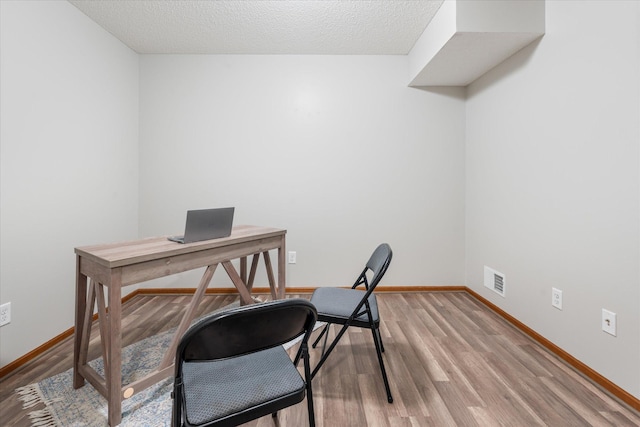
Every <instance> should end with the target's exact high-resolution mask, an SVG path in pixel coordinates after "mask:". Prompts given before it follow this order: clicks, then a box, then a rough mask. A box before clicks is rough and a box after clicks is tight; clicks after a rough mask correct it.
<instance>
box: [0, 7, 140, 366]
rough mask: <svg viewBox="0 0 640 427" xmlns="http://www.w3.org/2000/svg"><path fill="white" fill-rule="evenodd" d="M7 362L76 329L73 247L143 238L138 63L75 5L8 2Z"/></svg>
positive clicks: (2, 111)
mask: <svg viewBox="0 0 640 427" xmlns="http://www.w3.org/2000/svg"><path fill="white" fill-rule="evenodd" d="M0 16H1V19H2V20H1V23H0V28H1V31H2V32H1V36H0V40H1V43H2V45H1V50H0V51H1V59H0V63H1V70H0V92H1V94H2V98H1V106H0V122H1V123H0V128H1V134H0V141H1V145H0V150H1V156H0V158H1V164H0V171H1V179H0V185H1V186H0V197H1V203H0V220H1V222H0V224H1V225H0V227H1V228H0V234H1V236H2V240H1V253H2V257H1V264H0V265H1V266H0V302H1V303H5V302H11V309H12V321H11V323H10V324H9V325H6V326H3V327H2V329H0V364H1V365H2V366H4V365H6V364H7V363H10V362H12V361H13V360H15V359H17V358H18V357H20V356H23V355H24V354H26V353H28V352H29V351H31V350H33V349H34V348H36V347H37V346H39V345H41V344H43V343H44V342H46V341H48V340H50V339H51V338H53V337H55V336H56V335H58V334H60V333H62V332H63V331H65V330H67V329H68V328H70V327H72V326H73V316H74V314H73V313H74V301H75V297H74V295H75V292H74V281H75V255H74V252H73V248H74V247H76V246H81V245H86V244H94V243H96V242H102V241H117V240H122V239H132V238H135V237H136V236H137V217H138V181H137V179H138V146H137V137H138V57H137V55H136V54H135V53H134V52H133V51H131V50H130V49H128V48H126V47H125V46H124V45H123V44H122V43H120V42H119V41H117V40H116V39H115V38H113V37H112V36H111V35H109V34H108V33H107V32H106V31H104V30H102V29H101V28H100V27H98V26H97V25H96V24H95V23H94V22H92V21H91V20H89V19H88V18H87V17H86V16H85V15H83V14H82V13H81V12H79V11H78V10H77V9H76V8H75V7H73V6H72V5H71V4H69V3H68V2H66V1H63V2H60V1H38V2H26V1H4V0H3V1H2V2H0Z"/></svg>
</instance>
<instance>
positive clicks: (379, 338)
mask: <svg viewBox="0 0 640 427" xmlns="http://www.w3.org/2000/svg"><path fill="white" fill-rule="evenodd" d="M376 335H378V341H380V351H382V352H383V353H384V344H383V343H382V335H380V328H376Z"/></svg>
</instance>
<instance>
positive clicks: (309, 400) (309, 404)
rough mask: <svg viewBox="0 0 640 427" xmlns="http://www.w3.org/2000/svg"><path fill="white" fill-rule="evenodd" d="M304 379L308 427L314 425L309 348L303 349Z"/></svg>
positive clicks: (313, 426)
mask: <svg viewBox="0 0 640 427" xmlns="http://www.w3.org/2000/svg"><path fill="white" fill-rule="evenodd" d="M304 379H305V382H306V383H307V384H306V386H307V410H308V411H309V427H315V426H316V416H315V412H314V410H313V390H312V389H311V379H312V376H311V366H310V363H309V349H308V348H307V347H306V346H305V349H304Z"/></svg>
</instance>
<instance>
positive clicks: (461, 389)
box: [0, 292, 640, 427]
mask: <svg viewBox="0 0 640 427" xmlns="http://www.w3.org/2000/svg"><path fill="white" fill-rule="evenodd" d="M292 296H300V297H303V298H308V297H309V295H290V296H289V297H292ZM236 299H237V297H236V296H233V295H207V296H206V297H205V299H204V301H203V302H202V304H201V306H200V307H199V312H198V316H200V315H202V314H204V313H207V312H209V311H212V310H214V309H216V308H219V307H222V306H224V305H227V304H230V303H231V302H233V301H235V300H236ZM188 301H189V297H188V296H180V295H178V296H166V295H165V296H148V295H139V296H136V297H134V298H132V299H131V300H129V301H128V302H126V303H125V304H124V306H123V316H124V318H123V330H124V332H123V343H124V345H128V344H130V343H133V342H135V341H138V340H140V339H142V338H145V337H147V336H151V335H153V334H156V333H158V332H161V331H164V330H167V329H169V328H172V327H175V326H177V323H178V321H179V317H180V313H181V312H182V311H183V310H184V309H185V307H186V304H187V303H188ZM378 301H379V306H380V312H381V317H382V324H383V326H382V328H381V332H382V339H383V342H384V345H385V350H386V351H385V353H384V359H385V363H386V367H387V371H388V375H389V380H390V383H391V391H392V393H393V397H394V403H393V404H389V403H387V399H386V395H385V392H384V386H383V383H382V378H381V376H380V371H379V368H378V364H377V360H376V356H375V349H374V347H373V341H372V338H371V333H370V331H368V330H359V329H356V328H352V329H351V330H350V331H349V332H348V333H347V334H346V335H345V336H344V337H343V339H342V341H341V343H340V344H339V345H338V347H337V348H336V349H335V350H334V353H333V354H332V355H331V357H330V358H329V359H328V361H327V363H326V364H325V365H324V366H323V368H322V369H321V371H320V372H319V374H318V375H317V376H316V378H315V379H314V381H313V387H314V403H315V409H316V424H317V426H318V427H336V426H385V427H400V426H420V427H422V426H483V427H484V426H536V425H540V426H544V425H546V426H640V413H638V412H637V411H634V410H632V409H631V408H629V407H628V406H626V405H624V404H621V403H619V402H618V401H617V400H615V399H613V398H611V397H609V395H608V394H607V393H606V392H604V391H603V390H601V389H600V388H599V387H598V386H596V385H594V384H593V383H592V382H591V381H589V380H588V379H585V378H584V377H583V376H581V375H580V374H578V373H576V372H575V371H574V370H573V369H572V368H571V367H569V366H568V365H566V364H565V363H564V362H563V361H561V360H559V359H558V358H557V357H555V356H554V355H552V354H550V353H549V352H548V351H547V350H546V349H544V348H543V347H541V346H540V345H538V344H537V343H536V342H534V341H533V340H531V339H529V338H528V337H527V336H526V335H524V334H523V333H521V332H520V331H519V330H517V329H515V328H514V327H512V326H511V325H510V324H508V323H507V322H506V321H504V320H503V319H502V318H500V317H499V316H498V315H496V314H495V313H493V312H492V311H491V310H489V309H488V308H487V307H485V306H484V305H482V304H481V303H479V302H478V301H476V300H475V299H474V298H473V297H472V296H470V295H469V294H467V293H464V292H424V293H397V294H396V293H381V294H378ZM334 333H335V331H332V335H333V334H334ZM95 335H97V334H94V336H95ZM293 350H295V348H294V349H292V351H293ZM319 352H320V349H319V348H318V349H316V350H314V351H313V352H312V357H313V358H312V364H314V363H315V361H316V360H317V359H318V358H319ZM72 353H73V344H72V342H71V339H67V340H65V341H63V342H61V343H60V344H58V345H57V346H56V347H55V348H53V349H51V350H49V351H48V352H47V353H46V354H43V355H42V356H40V357H38V358H37V359H35V360H33V361H31V362H29V363H27V364H26V365H24V366H23V367H21V368H20V369H18V370H16V371H15V372H13V373H11V374H9V375H8V376H7V377H6V378H3V379H2V386H1V390H0V399H1V402H2V404H1V405H0V425H8V426H28V425H29V420H28V416H27V414H28V412H29V411H31V410H33V409H37V408H32V409H29V410H23V409H22V406H21V403H20V402H19V401H18V400H17V398H16V396H15V394H14V393H13V390H14V389H15V388H16V387H19V386H23V385H27V384H30V383H33V382H36V381H38V380H40V379H43V378H46V377H49V376H51V375H55V374H57V373H59V372H62V371H65V370H67V369H69V368H71V366H72V357H73V356H72ZM91 353H92V355H93V357H97V355H98V348H97V346H95V345H92V350H91ZM274 425H275V426H281V427H285V426H295V427H298V426H305V425H307V410H306V404H304V403H302V404H299V405H296V406H294V407H292V408H289V409H286V410H283V411H281V412H280V413H279V414H278V419H277V420H275V421H274V420H273V419H272V418H271V417H269V416H268V417H264V418H261V419H259V420H256V421H253V422H251V423H248V424H247V426H255V427H268V426H274Z"/></svg>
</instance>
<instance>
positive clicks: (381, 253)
mask: <svg viewBox="0 0 640 427" xmlns="http://www.w3.org/2000/svg"><path fill="white" fill-rule="evenodd" d="M392 256H393V252H391V247H390V246H389V245H388V244H387V243H382V244H381V245H379V246H378V247H377V248H376V250H375V251H373V254H371V257H370V258H369V261H367V265H366V267H365V269H364V271H363V272H362V274H361V275H360V279H359V280H362V279H363V278H364V279H365V280H364V281H363V283H365V285H366V287H367V289H369V288H375V287H376V286H377V285H378V282H380V280H381V279H382V276H384V273H386V271H387V268H389V264H390V263H391V257H392ZM368 271H371V280H370V281H369V280H367V279H366V274H367V272H368Z"/></svg>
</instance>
